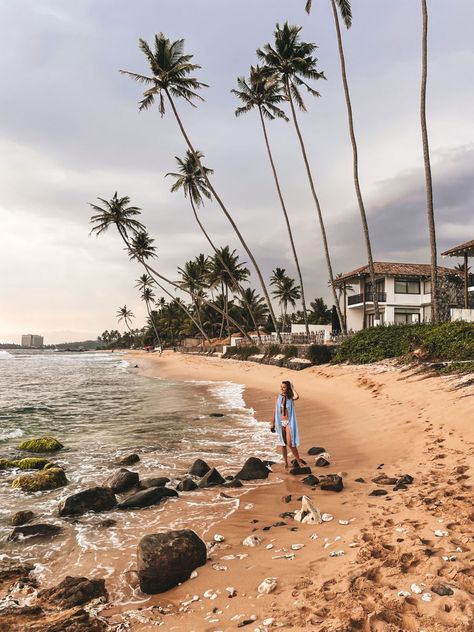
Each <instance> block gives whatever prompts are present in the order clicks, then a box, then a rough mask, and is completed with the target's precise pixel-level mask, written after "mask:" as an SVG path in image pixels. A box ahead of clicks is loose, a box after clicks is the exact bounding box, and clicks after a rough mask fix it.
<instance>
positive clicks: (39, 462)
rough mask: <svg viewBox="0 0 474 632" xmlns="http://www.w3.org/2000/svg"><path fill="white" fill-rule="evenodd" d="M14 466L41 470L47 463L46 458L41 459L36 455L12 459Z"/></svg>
mask: <svg viewBox="0 0 474 632" xmlns="http://www.w3.org/2000/svg"><path fill="white" fill-rule="evenodd" d="M14 463H15V467H18V468H20V470H42V469H44V468H45V467H46V466H47V465H49V463H50V462H49V461H48V459H41V458H38V457H36V456H31V457H27V458H26V459H18V461H14Z"/></svg>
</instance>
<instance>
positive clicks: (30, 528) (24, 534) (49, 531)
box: [8, 524, 63, 542]
mask: <svg viewBox="0 0 474 632" xmlns="http://www.w3.org/2000/svg"><path fill="white" fill-rule="evenodd" d="M62 530H63V529H62V527H60V526H58V525H57V524H26V525H22V526H21V527H15V528H14V529H13V531H12V532H11V533H10V535H9V536H8V540H10V541H13V542H14V541H16V540H22V539H23V538H51V537H53V536H55V535H58V533H61V531H62Z"/></svg>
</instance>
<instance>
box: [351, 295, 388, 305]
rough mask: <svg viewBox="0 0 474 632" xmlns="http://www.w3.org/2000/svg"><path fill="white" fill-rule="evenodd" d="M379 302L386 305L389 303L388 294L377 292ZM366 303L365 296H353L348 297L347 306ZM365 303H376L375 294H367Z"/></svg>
mask: <svg viewBox="0 0 474 632" xmlns="http://www.w3.org/2000/svg"><path fill="white" fill-rule="evenodd" d="M377 300H378V302H379V303H386V302H387V293H386V292H377ZM363 302H364V295H363V294H354V295H353V296H348V297H347V304H348V305H361V304H362V303H363ZM365 302H366V303H373V302H374V294H373V292H367V294H366V295H365Z"/></svg>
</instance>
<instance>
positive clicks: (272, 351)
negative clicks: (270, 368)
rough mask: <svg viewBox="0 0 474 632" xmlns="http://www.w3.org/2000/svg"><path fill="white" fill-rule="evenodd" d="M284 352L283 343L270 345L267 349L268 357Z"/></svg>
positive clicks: (266, 354)
mask: <svg viewBox="0 0 474 632" xmlns="http://www.w3.org/2000/svg"><path fill="white" fill-rule="evenodd" d="M282 353H283V347H282V346H281V345H268V347H267V348H266V349H265V357H266V358H273V357H275V356H277V355H280V354H282Z"/></svg>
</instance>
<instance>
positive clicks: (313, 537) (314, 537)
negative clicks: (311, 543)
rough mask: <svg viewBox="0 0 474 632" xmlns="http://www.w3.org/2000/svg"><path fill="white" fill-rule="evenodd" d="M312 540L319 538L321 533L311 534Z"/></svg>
mask: <svg viewBox="0 0 474 632" xmlns="http://www.w3.org/2000/svg"><path fill="white" fill-rule="evenodd" d="M309 537H310V538H311V540H317V539H318V538H319V535H318V534H317V533H312V534H311V535H310V536H309Z"/></svg>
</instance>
